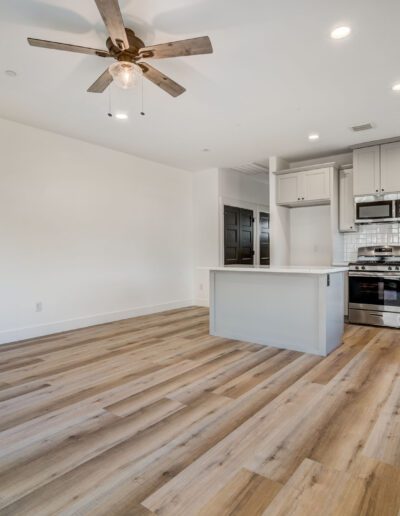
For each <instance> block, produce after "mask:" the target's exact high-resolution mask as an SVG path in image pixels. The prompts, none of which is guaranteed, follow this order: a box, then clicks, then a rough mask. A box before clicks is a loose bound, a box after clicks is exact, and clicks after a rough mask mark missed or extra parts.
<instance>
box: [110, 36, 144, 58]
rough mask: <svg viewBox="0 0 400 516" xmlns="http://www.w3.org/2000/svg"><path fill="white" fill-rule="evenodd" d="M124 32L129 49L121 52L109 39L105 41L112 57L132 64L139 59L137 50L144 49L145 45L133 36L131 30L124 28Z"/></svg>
mask: <svg viewBox="0 0 400 516" xmlns="http://www.w3.org/2000/svg"><path fill="white" fill-rule="evenodd" d="M125 30H126V35H127V38H128V42H129V48H126V49H123V50H121V49H120V48H119V47H118V46H116V45H114V43H113V42H112V40H111V38H108V39H107V41H106V45H107V48H108V51H109V52H110V54H111V55H112V57H114V58H115V59H118V61H129V62H131V63H132V62H135V61H138V60H139V59H140V58H141V56H140V55H139V50H140V49H141V48H144V46H145V44H144V43H143V41H142V40H141V39H139V38H138V37H137V36H136V35H135V33H134V31H133V30H132V29H127V28H125Z"/></svg>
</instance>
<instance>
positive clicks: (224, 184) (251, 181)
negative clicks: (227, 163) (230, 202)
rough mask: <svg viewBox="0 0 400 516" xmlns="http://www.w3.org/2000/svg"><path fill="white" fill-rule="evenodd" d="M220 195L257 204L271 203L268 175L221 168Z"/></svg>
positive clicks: (266, 204) (265, 204)
mask: <svg viewBox="0 0 400 516" xmlns="http://www.w3.org/2000/svg"><path fill="white" fill-rule="evenodd" d="M220 196H221V197H223V198H227V199H236V200H239V201H242V202H246V203H252V204H255V205H263V206H268V205H269V189H268V176H267V175H265V177H262V176H256V175H252V174H245V173H242V172H239V171H237V170H234V169H228V168H222V169H220Z"/></svg>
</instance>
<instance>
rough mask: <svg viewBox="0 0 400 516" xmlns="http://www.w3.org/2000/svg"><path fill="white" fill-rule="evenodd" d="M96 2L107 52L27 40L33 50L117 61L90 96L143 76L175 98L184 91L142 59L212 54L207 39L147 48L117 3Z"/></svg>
mask: <svg viewBox="0 0 400 516" xmlns="http://www.w3.org/2000/svg"><path fill="white" fill-rule="evenodd" d="M95 2H96V5H97V8H98V9H99V11H100V14H101V16H102V18H103V21H104V23H105V25H106V27H107V30H108V33H109V35H110V37H109V38H107V41H106V46H107V50H99V49H96V48H89V47H82V46H79V45H69V44H67V43H57V42H55V41H46V40H43V39H34V38H28V43H29V44H30V45H32V46H34V47H43V48H50V49H54V50H66V51H69V52H78V53H81V54H91V55H95V56H99V57H111V58H114V59H116V62H115V63H113V64H112V65H111V66H109V67H108V68H107V69H106V70H105V71H104V72H103V73H102V74H101V75H100V77H99V78H98V79H97V80H96V81H95V82H94V83H93V84H92V85H91V86H90V88H89V89H88V90H87V91H88V92H90V93H103V91H104V90H105V89H106V88H107V87H108V86H109V85H110V84H111V83H112V82H113V81H115V83H116V84H117V85H118V86H120V87H121V88H124V89H128V88H131V87H132V86H134V84H135V82H136V79H137V78H138V77H140V76H141V75H143V76H144V77H146V79H148V80H149V81H151V82H153V83H154V84H156V85H157V86H159V87H160V88H161V89H163V90H164V91H166V92H167V93H169V94H170V95H172V96H173V97H178V96H179V95H181V94H182V93H183V92H184V91H186V90H185V88H184V87H183V86H181V85H180V84H178V83H176V82H175V81H173V80H172V79H170V78H169V77H167V76H166V75H164V74H163V73H161V72H160V71H159V70H157V69H156V68H154V67H153V66H150V65H149V64H148V63H145V62H144V61H142V60H143V59H152V58H154V59H164V58H167V57H180V56H193V55H198V54H211V53H212V52H213V48H212V45H211V41H210V38H209V37H208V36H204V37H201V38H193V39H185V40H182V41H173V42H170V43H163V44H161V45H153V46H149V47H146V46H145V44H144V43H143V41H142V40H141V39H139V38H138V37H137V36H136V35H135V33H134V31H133V30H131V29H128V28H126V27H125V26H124V22H123V19H122V14H121V10H120V7H119V4H118V0H95Z"/></svg>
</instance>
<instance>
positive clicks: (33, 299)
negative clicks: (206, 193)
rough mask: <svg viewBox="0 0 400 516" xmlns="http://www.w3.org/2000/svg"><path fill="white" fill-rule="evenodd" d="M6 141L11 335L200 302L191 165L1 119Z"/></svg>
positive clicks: (3, 312)
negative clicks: (195, 283)
mask: <svg viewBox="0 0 400 516" xmlns="http://www.w3.org/2000/svg"><path fill="white" fill-rule="evenodd" d="M0 149H1V152H0V156H1V169H0V245H1V252H0V274H1V281H0V283H1V290H0V342H7V341H11V340H18V339H22V338H28V337H32V336H37V335H42V334H47V333H51V332H54V331H61V330H66V329H70V328H75V327H78V326H86V325H89V324H95V323H98V322H105V321H110V320H116V319H120V318H123V317H129V316H134V315H139V314H143V313H150V312H155V311H158V310H162V309H168V308H173V307H178V306H185V305H189V304H190V303H191V302H192V299H193V292H192V290H193V289H192V286H193V283H192V280H193V268H192V267H193V245H192V244H193V243H192V238H193V236H192V218H193V212H192V176H191V174H190V173H188V172H185V171H182V170H178V169H175V168H170V167H166V166H163V165H160V164H157V163H153V162H149V161H145V160H142V159H138V158H135V157H133V156H130V155H127V154H122V153H118V152H115V151H112V150H109V149H105V148H102V147H99V146H95V145H91V144H87V143H84V142H81V141H78V140H74V139H70V138H65V137H63V136H59V135H56V134H53V133H49V132H45V131H41V130H38V129H33V128H31V127H27V126H23V125H20V124H16V123H13V122H9V121H6V120H1V119H0ZM216 227H217V225H216ZM205 240H207V239H206V238H205ZM38 302H42V303H43V311H42V312H36V311H35V308H36V303H38Z"/></svg>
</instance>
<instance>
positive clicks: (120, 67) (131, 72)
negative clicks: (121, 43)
mask: <svg viewBox="0 0 400 516" xmlns="http://www.w3.org/2000/svg"><path fill="white" fill-rule="evenodd" d="M108 71H109V72H110V74H111V75H112V78H113V79H114V82H115V84H116V85H117V86H119V87H120V88H122V89H124V90H127V89H129V88H133V86H135V84H136V82H137V79H138V78H139V77H140V76H141V75H142V73H143V72H142V69H141V68H140V66H138V65H135V64H134V63H129V62H128V61H117V62H116V63H113V64H112V65H111V66H110V67H109V68H108Z"/></svg>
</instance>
